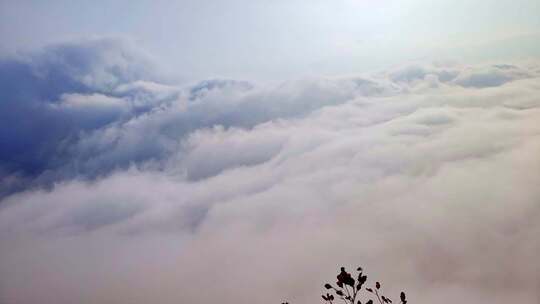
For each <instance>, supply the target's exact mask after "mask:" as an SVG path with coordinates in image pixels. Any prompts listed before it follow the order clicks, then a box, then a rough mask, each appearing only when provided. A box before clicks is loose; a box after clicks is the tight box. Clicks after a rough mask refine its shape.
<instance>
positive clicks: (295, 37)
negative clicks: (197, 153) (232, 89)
mask: <svg viewBox="0 0 540 304" xmlns="http://www.w3.org/2000/svg"><path fill="white" fill-rule="evenodd" d="M538 16H540V2H539V1H536V0H513V1H510V0H500V1H494V0H476V1H469V0H452V1H448V0H438V1H427V0H401V1H394V0H380V1H374V0H314V1H300V0H274V1H262V0H252V1H240V0H228V1H225V0H213V1H208V0H196V1H195V0H193V1H192V0H184V1H5V0H4V1H2V2H1V7H0V37H1V40H2V43H1V45H2V49H3V51H8V52H9V51H14V50H17V49H21V48H23V49H24V48H34V47H36V46H42V45H44V44H48V43H51V42H61V41H64V40H71V39H78V38H87V37H92V36H94V37H95V36H98V37H99V36H123V37H127V38H129V39H132V40H133V41H135V42H136V44H137V45H138V46H140V47H142V48H143V49H144V50H146V51H148V52H149V53H150V54H152V56H154V57H155V59H156V61H157V62H158V63H159V64H160V65H161V66H162V67H164V68H166V69H167V70H169V72H171V73H173V74H175V75H180V76H183V77H184V78H187V79H194V78H196V79H199V78H205V77H214V76H222V77H236V78H250V79H251V78H262V79H283V78H296V77H300V76H306V75H311V74H321V73H327V74H340V73H348V72H357V71H363V70H366V69H370V70H372V69H377V68H381V67H387V66H391V65H395V64H398V63H403V62H404V61H410V60H418V59H426V58H427V59H430V60H460V61H462V60H479V59H484V60H488V59H494V58H496V59H500V58H507V57H509V56H512V58H513V59H515V57H516V56H521V57H527V56H531V55H538V54H539V53H540V42H538V41H540V39H539V37H540V36H539V35H538V33H539V32H538V29H539V28H540V18H539V17H538Z"/></svg>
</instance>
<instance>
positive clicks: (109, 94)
mask: <svg viewBox="0 0 540 304" xmlns="http://www.w3.org/2000/svg"><path fill="white" fill-rule="evenodd" d="M539 185H540V65H539V64H537V63H536V62H533V61H530V62H520V63H507V62H505V63H493V64H482V65H464V64H458V63H451V62H450V63H448V62H444V63H415V64H409V65H404V66H401V67H396V68H395V69H392V70H388V71H380V72H373V73H370V74H362V75H347V76H343V77H312V78H306V79H301V80H297V81H287V82H282V83H278V84H261V83H257V82H252V81H243V80H229V79H211V80H206V81H201V82H199V83H192V84H182V85H178V84H174V83H172V82H169V81H164V80H162V79H161V78H160V75H159V72H157V71H156V69H155V68H154V67H153V65H152V63H151V60H149V59H148V58H147V56H146V55H145V54H143V53H141V52H139V51H138V50H137V49H136V48H134V47H133V46H132V45H130V44H129V43H127V42H125V41H122V40H117V39H94V40H86V41H78V42H71V43H64V44H58V45H53V46H50V47H47V48H44V49H42V50H39V51H35V52H30V53H21V54H17V55H16V56H10V57H5V58H2V59H0V303H6V304H11V303H23V304H24V303H45V304H46V303H51V304H52V303H54V304H64V303H65V304H67V303H83V304H84V303H126V304H127V303H130V304H132V303H133V304H138V303H141V304H142V303H211V302H216V301H217V302H219V303H281V302H280V301H284V300H288V301H289V302H291V303H300V304H301V303H316V302H317V301H319V300H320V293H321V292H322V284H323V283H325V282H326V281H329V282H330V283H332V282H333V278H334V276H335V274H336V271H337V269H338V268H339V266H342V265H343V266H350V267H354V268H356V266H363V267H364V268H365V269H366V271H367V273H368V275H372V276H373V277H370V279H373V280H375V279H376V280H380V281H382V282H383V288H385V289H386V290H387V291H388V292H387V293H388V294H389V295H394V297H395V295H398V294H399V292H400V291H401V290H406V291H407V292H408V295H409V296H408V297H409V298H410V301H411V302H414V303H456V302H464V303H475V302H476V303H494V304H497V303H501V304H502V303H537V302H538V300H539V293H538V290H540V262H539V260H538V257H537V255H538V252H540V241H539V237H538V236H539V235H540V221H539V220H538V218H539V217H540V186H539Z"/></svg>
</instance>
